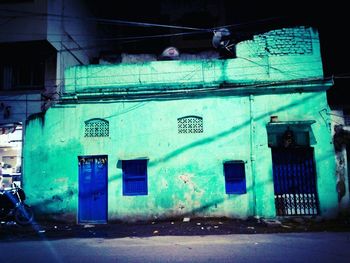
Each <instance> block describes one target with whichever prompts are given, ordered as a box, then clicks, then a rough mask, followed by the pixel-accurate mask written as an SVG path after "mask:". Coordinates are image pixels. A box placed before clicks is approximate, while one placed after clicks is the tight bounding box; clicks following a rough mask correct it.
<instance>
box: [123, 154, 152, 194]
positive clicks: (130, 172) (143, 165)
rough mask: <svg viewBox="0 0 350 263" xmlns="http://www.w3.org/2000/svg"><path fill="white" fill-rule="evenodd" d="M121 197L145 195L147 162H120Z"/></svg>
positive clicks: (146, 189) (146, 190)
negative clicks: (121, 174)
mask: <svg viewBox="0 0 350 263" xmlns="http://www.w3.org/2000/svg"><path fill="white" fill-rule="evenodd" d="M122 169H123V195H147V194H148V187H147V160H127V161H123V162H122Z"/></svg>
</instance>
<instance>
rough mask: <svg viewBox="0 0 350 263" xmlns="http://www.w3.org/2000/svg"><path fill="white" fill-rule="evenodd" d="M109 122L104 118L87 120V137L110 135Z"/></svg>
mask: <svg viewBox="0 0 350 263" xmlns="http://www.w3.org/2000/svg"><path fill="white" fill-rule="evenodd" d="M108 136H109V122H108V121H106V120H102V119H91V120H88V121H86V122H85V137H108Z"/></svg>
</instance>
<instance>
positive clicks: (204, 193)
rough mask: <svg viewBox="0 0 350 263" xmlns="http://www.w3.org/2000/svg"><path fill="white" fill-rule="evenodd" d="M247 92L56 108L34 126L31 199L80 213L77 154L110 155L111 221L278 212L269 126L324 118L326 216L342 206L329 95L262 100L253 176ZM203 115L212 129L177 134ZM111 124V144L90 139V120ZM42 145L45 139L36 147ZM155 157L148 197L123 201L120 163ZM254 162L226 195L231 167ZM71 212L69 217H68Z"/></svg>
mask: <svg viewBox="0 0 350 263" xmlns="http://www.w3.org/2000/svg"><path fill="white" fill-rule="evenodd" d="M249 101H250V100H249V97H248V96H242V97H238V96H234V97H214V98H198V99H183V100H174V101H157V102H156V101H150V102H115V103H109V104H77V105H69V106H68V105H62V106H59V107H56V108H51V109H50V110H49V111H48V112H47V113H46V115H45V118H44V121H43V122H42V121H41V120H40V119H37V120H35V121H31V122H30V123H29V125H28V126H27V128H26V147H25V159H26V162H25V174H26V176H25V178H26V180H25V181H24V185H25V189H26V191H27V192H28V202H29V203H31V204H33V205H35V206H37V207H40V208H41V210H42V211H44V212H45V213H48V214H51V213H52V214H54V213H62V216H63V213H64V214H70V215H72V217H73V218H74V217H75V214H76V213H77V209H78V199H77V193H78V159H77V157H78V156H79V155H99V154H101V155H102V154H107V155H108V162H109V166H108V214H109V220H112V219H131V218H132V219H148V218H154V217H164V216H179V215H184V214H186V213H193V212H195V213H196V214H197V215H211V216H235V217H246V216H249V215H254V213H255V212H254V207H253V203H254V202H253V189H252V184H253V180H255V191H256V205H257V206H256V213H257V214H258V215H260V216H265V217H273V216H275V208H274V194H273V181H272V161H271V151H270V148H268V146H267V132H266V124H267V123H268V122H269V120H270V119H269V118H270V116H271V115H278V116H279V119H280V120H284V121H288V120H310V119H312V120H316V123H315V124H313V125H312V128H313V132H314V135H315V137H316V140H317V143H316V144H315V145H313V146H314V147H315V160H316V167H317V178H318V193H319V198H320V206H321V214H322V215H323V216H331V215H332V213H333V210H336V204H337V195H336V190H335V176H334V169H335V167H334V153H333V146H332V144H331V137H330V131H329V129H328V126H327V125H328V124H327V123H326V122H325V120H324V119H323V118H322V116H321V115H320V114H319V112H320V111H321V110H323V109H328V108H327V103H326V97H325V93H323V92H322V93H321V92H320V93H304V94H299V93H294V94H285V95H261V96H254V97H253V100H252V109H253V117H254V120H255V122H254V123H255V124H254V123H253V124H254V127H255V128H254V130H253V131H254V142H255V143H254V147H253V148H252V149H253V155H254V157H255V166H256V167H255V176H254V177H253V175H252V173H251V171H252V170H251V169H252V167H251V165H252V163H251V151H250V149H251V148H250V105H249V103H250V102H249ZM186 115H198V116H201V117H203V126H204V127H203V128H204V132H203V133H199V134H178V132H177V118H179V117H183V116H186ZM91 118H103V119H106V120H108V121H109V124H110V136H109V137H107V138H103V137H101V138H86V137H84V121H86V120H88V119H91ZM38 141H40V143H38ZM140 157H146V158H149V166H148V187H149V194H148V195H147V196H123V195H122V180H121V176H122V174H121V169H119V168H117V163H118V160H125V159H134V158H140ZM227 160H243V161H245V162H246V164H245V168H246V176H247V189H248V191H247V194H244V195H227V194H226V193H225V183H224V176H223V162H224V161H227ZM67 212H68V213H67Z"/></svg>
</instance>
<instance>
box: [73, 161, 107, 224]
mask: <svg viewBox="0 0 350 263" xmlns="http://www.w3.org/2000/svg"><path fill="white" fill-rule="evenodd" d="M83 158H90V159H92V158H93V159H94V160H95V159H96V158H106V159H107V164H106V165H107V167H106V173H105V189H104V190H105V194H106V198H105V199H106V203H105V213H104V218H105V219H104V220H98V221H96V220H87V221H86V220H83V221H82V220H81V219H80V217H81V210H80V209H81V202H80V186H81V184H80V176H81V167H80V160H81V159H83ZM93 169H95V168H93ZM93 173H94V171H93ZM77 207H78V211H77V212H78V213H77V223H78V224H85V223H94V224H105V223H107V222H108V155H107V154H101V155H79V156H78V206H77Z"/></svg>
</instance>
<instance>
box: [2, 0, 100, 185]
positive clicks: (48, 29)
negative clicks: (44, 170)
mask: <svg viewBox="0 0 350 263" xmlns="http://www.w3.org/2000/svg"><path fill="white" fill-rule="evenodd" d="M82 3H83V2H82V1H80V0H74V1H64V0H58V1H57V0H20V1H1V3H0V57H1V61H0V161H1V162H2V168H3V172H4V174H5V175H6V177H8V178H7V180H6V182H7V185H6V186H9V183H10V182H12V181H16V182H17V183H21V175H22V165H23V162H24V161H25V160H23V158H22V144H23V140H24V138H23V134H24V132H23V129H24V128H25V127H24V123H25V121H26V119H27V118H28V117H29V116H30V115H32V114H36V113H40V112H43V111H45V110H46V109H48V108H49V107H50V106H51V105H53V104H54V103H56V102H57V101H58V100H59V98H60V94H61V93H62V92H63V87H64V70H65V68H66V67H70V66H73V65H84V64H89V63H90V61H91V60H92V58H94V57H95V56H97V49H96V48H94V49H91V48H87V47H91V46H94V45H95V43H94V41H95V40H94V39H95V37H94V35H95V33H96V32H95V21H94V20H91V19H90V20H88V19H87V17H88V11H87V10H86V9H85V8H84V5H83V4H82Z"/></svg>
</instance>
